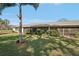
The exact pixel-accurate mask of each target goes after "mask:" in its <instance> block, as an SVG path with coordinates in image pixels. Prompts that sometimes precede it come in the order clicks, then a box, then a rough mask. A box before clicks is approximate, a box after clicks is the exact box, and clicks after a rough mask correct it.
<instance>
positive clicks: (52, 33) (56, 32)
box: [47, 29, 59, 37]
mask: <svg viewBox="0 0 79 59" xmlns="http://www.w3.org/2000/svg"><path fill="white" fill-rule="evenodd" d="M47 34H49V35H50V36H54V37H58V36H59V32H58V31H57V30H54V29H53V30H50V31H49V30H48V31H47Z"/></svg>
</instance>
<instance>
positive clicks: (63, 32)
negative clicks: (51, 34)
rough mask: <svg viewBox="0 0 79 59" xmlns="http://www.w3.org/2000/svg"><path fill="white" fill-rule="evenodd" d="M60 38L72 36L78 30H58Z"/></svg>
mask: <svg viewBox="0 0 79 59" xmlns="http://www.w3.org/2000/svg"><path fill="white" fill-rule="evenodd" d="M58 31H59V33H60V36H71V37H72V36H74V33H75V32H79V28H58Z"/></svg>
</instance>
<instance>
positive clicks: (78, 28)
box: [13, 21, 79, 37]
mask: <svg viewBox="0 0 79 59" xmlns="http://www.w3.org/2000/svg"><path fill="white" fill-rule="evenodd" d="M38 28H40V29H42V30H43V29H46V30H53V29H57V31H58V32H59V34H60V36H70V37H71V36H74V33H76V32H79V21H61V22H51V23H46V24H30V25H23V27H22V32H23V33H26V32H30V31H31V30H34V29H38ZM13 29H15V31H16V32H18V29H19V26H15V27H13Z"/></svg>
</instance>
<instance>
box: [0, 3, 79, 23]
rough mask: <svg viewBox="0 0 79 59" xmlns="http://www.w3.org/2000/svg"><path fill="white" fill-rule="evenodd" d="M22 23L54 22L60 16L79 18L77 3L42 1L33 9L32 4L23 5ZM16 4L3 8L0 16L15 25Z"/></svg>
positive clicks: (60, 17) (16, 20)
mask: <svg viewBox="0 0 79 59" xmlns="http://www.w3.org/2000/svg"><path fill="white" fill-rule="evenodd" d="M22 10H23V24H33V23H47V22H55V21H58V20H60V19H62V18H66V19H68V20H79V4H76V3H75V4H71V3H70V4H68V3H65V4H62V3H60V4H59V3H58V4H55V3H43V4H40V5H39V7H38V9H37V10H35V9H34V8H33V7H32V6H29V5H27V6H23V8H22ZM17 14H18V6H16V7H11V8H6V9H5V10H3V14H2V16H0V18H3V19H8V20H9V21H10V24H12V25H17V24H18V23H19V19H18V17H17Z"/></svg>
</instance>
